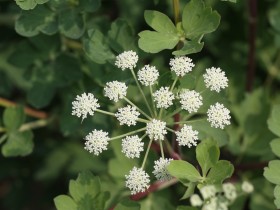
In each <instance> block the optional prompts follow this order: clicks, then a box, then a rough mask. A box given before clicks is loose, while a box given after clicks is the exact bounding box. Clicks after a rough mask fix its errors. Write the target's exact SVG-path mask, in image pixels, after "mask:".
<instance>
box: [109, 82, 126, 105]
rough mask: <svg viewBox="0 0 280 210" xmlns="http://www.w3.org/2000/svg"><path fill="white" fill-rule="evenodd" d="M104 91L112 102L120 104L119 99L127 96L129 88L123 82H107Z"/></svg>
mask: <svg viewBox="0 0 280 210" xmlns="http://www.w3.org/2000/svg"><path fill="white" fill-rule="evenodd" d="M104 91H105V94H104V95H105V96H107V97H108V98H109V99H110V100H113V101H115V102H118V100H119V99H122V98H124V97H125V96H126V91H127V86H126V85H125V83H123V82H118V81H113V82H107V83H106V86H105V88H104Z"/></svg>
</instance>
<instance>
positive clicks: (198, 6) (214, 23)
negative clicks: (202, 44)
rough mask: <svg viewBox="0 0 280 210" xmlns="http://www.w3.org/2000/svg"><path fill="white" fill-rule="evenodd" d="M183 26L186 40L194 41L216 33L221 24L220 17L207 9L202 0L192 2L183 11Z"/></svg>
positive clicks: (210, 9)
mask: <svg viewBox="0 0 280 210" xmlns="http://www.w3.org/2000/svg"><path fill="white" fill-rule="evenodd" d="M182 24H183V28H184V30H185V35H186V38H188V39H193V38H195V37H197V36H200V35H203V34H207V33H211V32H213V31H215V30H216V29H217V27H218V25H219V24H220V15H219V14H218V12H216V11H212V8H210V7H205V5H204V2H203V1H202V0H191V1H190V2H189V3H188V4H187V5H186V6H185V8H184V10H183V15H182Z"/></svg>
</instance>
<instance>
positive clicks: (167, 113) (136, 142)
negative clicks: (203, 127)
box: [72, 51, 250, 206]
mask: <svg viewBox="0 0 280 210" xmlns="http://www.w3.org/2000/svg"><path fill="white" fill-rule="evenodd" d="M137 62H138V55H137V54H136V52H133V51H125V52H123V53H121V54H120V55H118V56H116V61H115V65H116V66H117V67H118V68H120V69H121V70H122V71H124V70H125V69H129V70H130V71H131V74H132V76H133V79H134V80H135V84H136V85H137V88H138V89H139V95H140V94H141V95H142V98H143V103H145V105H146V107H145V108H143V106H142V104H141V106H138V105H137V104H135V103H134V100H133V99H131V100H130V99H128V98H127V95H128V94H127V91H128V84H126V83H124V82H120V81H110V82H107V83H106V84H105V87H104V96H105V97H107V98H109V100H111V101H112V102H114V103H117V102H118V103H117V104H116V106H121V107H119V108H118V110H117V111H116V112H115V113H112V112H108V111H105V110H101V109H99V108H100V104H99V103H98V99H97V98H96V97H95V96H94V95H93V94H92V93H82V94H81V95H78V96H76V98H75V100H74V101H73V102H72V115H76V116H77V117H81V118H82V120H84V119H85V118H87V116H88V115H90V116H93V115H94V113H95V112H99V113H101V114H106V115H110V116H113V117H115V118H116V119H117V120H118V121H119V124H120V125H127V126H129V127H130V128H133V127H134V126H136V125H137V126H141V124H142V128H137V129H133V130H132V131H130V132H128V133H126V134H122V135H120V136H113V137H109V134H108V133H107V132H105V131H102V130H96V129H94V130H93V131H92V132H90V133H89V134H88V135H87V136H86V137H85V140H86V141H85V149H86V150H87V151H89V152H90V153H93V154H94V155H99V154H100V153H101V152H102V151H104V150H107V145H108V142H109V141H111V140H116V139H121V140H122V153H123V154H124V155H125V156H126V157H127V158H139V157H140V154H141V152H143V151H144V141H145V137H146V136H147V137H148V138H149V140H150V143H149V144H148V145H149V146H148V147H147V151H146V154H148V152H149V150H150V148H151V144H152V141H154V143H155V144H159V145H160V148H161V155H162V157H161V158H160V159H158V160H157V161H155V162H154V171H153V172H152V173H153V174H154V175H155V177H156V178H157V179H158V180H160V181H167V180H170V179H171V175H170V174H169V173H168V171H167V169H166V167H167V166H168V165H169V164H170V162H171V161H172V159H167V158H163V157H164V154H163V153H164V151H167V150H164V148H163V142H164V141H165V139H166V134H167V131H169V132H172V133H174V134H175V135H176V141H177V142H178V145H179V146H187V147H188V148H190V147H192V146H196V145H197V143H198V140H199V132H198V130H199V126H197V129H198V130H195V129H194V128H193V127H192V126H191V125H188V124H187V123H188V122H186V121H181V122H173V121H172V120H173V118H172V116H173V115H174V113H176V112H179V111H182V110H183V111H184V112H186V111H187V112H188V113H191V115H190V116H191V117H192V115H195V114H196V113H197V112H198V111H199V109H200V108H201V107H202V106H203V102H204V100H203V97H202V96H203V95H202V92H197V91H196V90H189V89H180V86H179V87H178V88H177V86H176V82H177V81H178V80H180V79H181V78H182V77H188V76H189V75H188V74H191V72H192V71H193V68H194V66H195V65H194V63H193V62H192V59H190V58H188V57H186V56H178V57H175V58H172V59H170V62H169V65H170V70H171V71H172V72H174V73H175V74H174V75H176V76H175V77H176V78H175V79H174V81H173V84H172V85H171V86H170V87H169V86H160V85H158V79H159V71H158V69H157V68H156V67H155V66H151V65H145V66H144V67H142V68H141V69H139V70H138V72H137V73H135V72H134V69H135V68H136V65H137ZM203 78H204V82H205V87H206V88H209V89H210V90H211V91H213V90H214V91H216V92H220V91H221V90H222V89H224V88H226V87H227V86H228V79H227V78H226V76H225V73H224V72H223V71H222V70H221V69H220V68H214V67H212V68H210V69H206V73H205V74H203ZM128 81H130V80H128ZM174 87H176V88H174ZM143 88H146V89H143ZM153 90H155V91H153ZM147 95H148V96H149V97H148V96H147ZM121 99H123V100H122V101H120V100H121ZM148 99H149V100H148ZM176 100H178V101H176ZM119 101H120V102H119ZM123 103H127V104H126V105H124V106H122V104H123ZM177 106H179V107H177ZM204 106H205V105H204ZM201 110H202V109H201ZM146 111H149V113H147V112H146ZM201 112H202V111H200V113H199V116H201V115H203V114H205V116H207V120H208V121H209V122H210V124H211V126H212V127H215V128H221V129H223V128H224V127H225V126H226V125H229V124H230V112H229V110H228V109H227V108H225V107H224V105H223V104H220V103H216V104H214V105H210V106H209V109H208V111H207V113H201ZM196 116H198V115H196ZM170 122H171V123H170ZM176 124H178V125H180V127H181V129H178V130H177V129H176V130H173V128H174V127H175V125H176ZM168 126H171V127H168ZM140 132H142V133H143V137H141V138H139V136H138V133H140ZM146 154H145V157H144V160H143V164H142V165H143V166H144V165H145V162H146V158H147V155H146ZM149 182H150V180H149V175H148V174H147V173H146V172H145V171H144V170H143V167H141V168H136V167H134V168H133V169H132V170H130V172H129V174H128V175H126V186H127V187H128V188H129V189H130V190H131V194H135V193H139V192H143V191H145V190H147V188H148V187H149ZM228 188H229V187H227V189H228ZM244 189H246V190H247V191H250V187H249V186H248V184H247V185H246V184H244ZM211 190H212V191H213V187H211V186H210V187H208V188H204V189H201V194H202V197H203V198H204V199H206V197H207V196H209V195H210V194H211V192H212V191H211ZM213 192H214V191H213ZM213 192H212V194H213ZM215 193H216V192H214V194H215ZM228 195H229V196H232V197H234V194H233V193H232V192H231V193H229V194H228ZM210 197H211V198H212V196H210ZM191 200H192V202H193V203H194V205H196V206H198V205H199V204H200V203H201V202H202V200H201V199H200V200H199V196H198V195H197V196H195V197H192V199H191Z"/></svg>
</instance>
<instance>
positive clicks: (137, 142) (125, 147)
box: [122, 135, 144, 158]
mask: <svg viewBox="0 0 280 210" xmlns="http://www.w3.org/2000/svg"><path fill="white" fill-rule="evenodd" d="M142 151H144V143H143V142H141V139H140V138H139V137H138V136H137V135H135V136H127V137H125V138H124V139H123V140H122V153H124V154H125V156H126V157H128V158H135V157H136V158H139V157H140V152H142Z"/></svg>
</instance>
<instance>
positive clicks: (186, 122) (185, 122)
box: [168, 119, 203, 125]
mask: <svg viewBox="0 0 280 210" xmlns="http://www.w3.org/2000/svg"><path fill="white" fill-rule="evenodd" d="M201 120H203V119H197V120H188V121H180V122H173V123H168V125H175V124H188V123H191V122H197V121H201Z"/></svg>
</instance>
